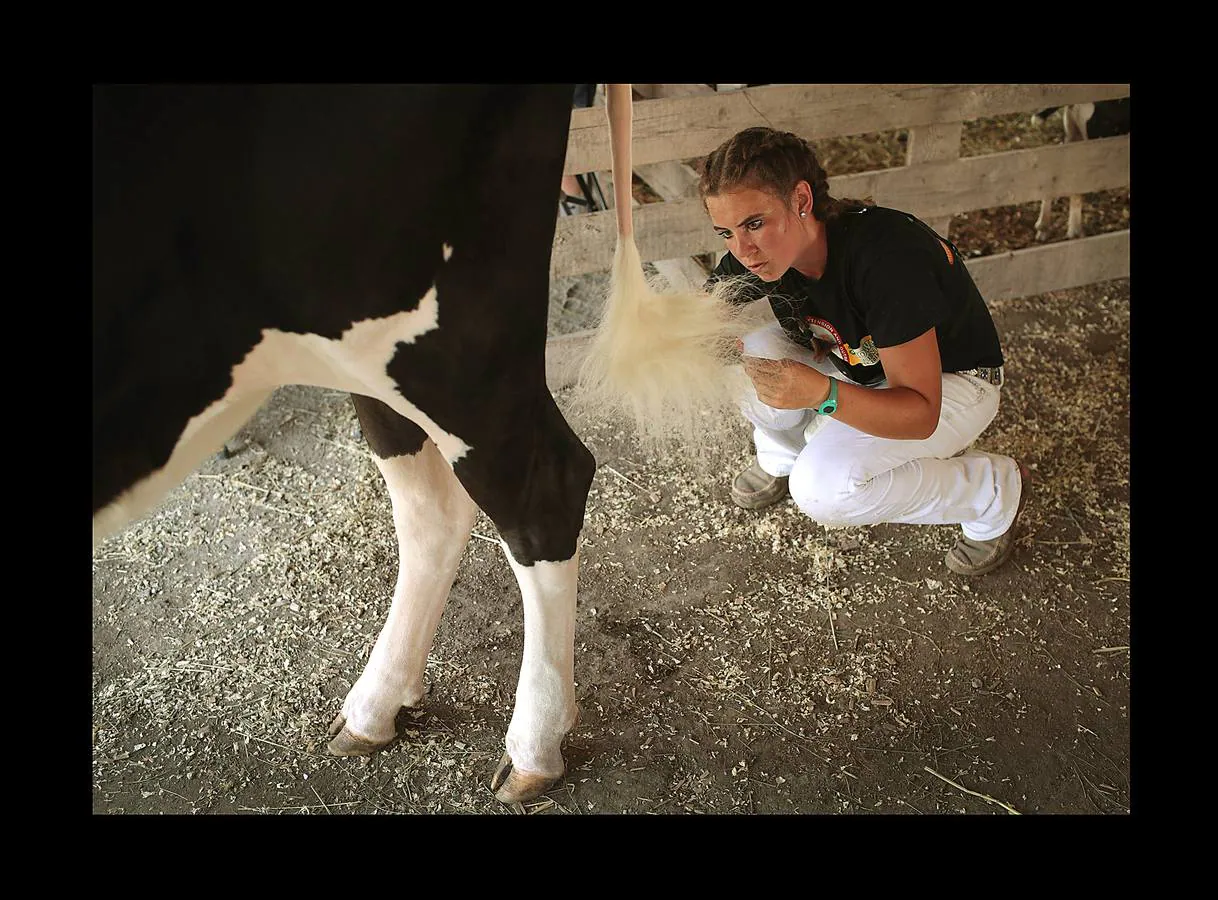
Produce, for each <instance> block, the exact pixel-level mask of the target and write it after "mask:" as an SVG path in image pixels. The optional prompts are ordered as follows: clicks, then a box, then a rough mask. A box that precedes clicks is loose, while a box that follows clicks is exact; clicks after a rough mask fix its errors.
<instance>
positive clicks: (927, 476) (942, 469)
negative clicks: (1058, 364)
mask: <svg viewBox="0 0 1218 900" xmlns="http://www.w3.org/2000/svg"><path fill="white" fill-rule="evenodd" d="M744 347H745V354H746V355H748V356H760V357H765V358H767V359H782V358H788V359H794V360H796V361H798V362H801V363H803V364H804V365H807V366H811V367H812V368H814V369H816V370H817V371H819V372H822V373H824V374H825V375H832V376H834V377H835V378H838V379H842V375H841V373H840V372H839V370H838V369H837V367H836V366H834V365H833V362H832V360H830V359H829V358H828V357H827V356H826V358H825V359H824V360H822V361H817V360H816V359H815V358H814V357H813V355H812V353H811V351H809V350H805V349H804V348H803V347H800V346H799V345H797V344H794V343H792V342H791V341H790V340H788V339H787V337H786V335H785V334H784V333H783V331H782V328H781V327H779V326H778V325H776V324H775V325H770V326H767V327H765V328H762V329H758V330H757V331H754V332H752V333H750V334H749V335H747V336H746V337H745V339H744ZM887 387H888V383H887V382H886V381H881V382H880V383H879V384H878V385H875V386H874V389H875V390H884V389H886V388H887ZM999 393H1000V391H999V388H998V387H996V386H995V385H992V384H990V383H988V382H986V381H983V380H982V379H980V378H975V377H973V376H971V375H956V374H954V373H947V372H945V373H944V374H943V403H942V410H941V411H940V413H939V426H938V427H937V428H936V429H935V432H934V434H932V435H931V436H930V437H928V438H926V439H925V440H894V439H891V438H881V437H875V436H874V435H870V434H867V433H866V432H863V431H859V430H858V429H857V428H852V427H851V426H849V425H847V424H845V423H844V422H841V421H839V420H837V419H835V418H833V417H831V416H821V415H817V413H816V412H814V411H813V410H810V409H775V408H774V407H772V406H767V405H765V404H764V403H762V402H761V401H760V400H759V399H757V394H756V392H755V391H753V389H752V385H749V387H748V390H747V394H746V396H745V397H744V398H742V401H741V408H742V411H743V413H744V416H745V418H746V419H748V420H749V421H750V422H752V423H753V425H754V430H753V441H754V443H755V444H756V447H757V462H758V464H759V465H760V466H761V468H762V469H763V470H764V471H766V472H767V473H769V474H770V475H787V476H790V479H791V480H790V482H789V483H788V487H789V489H790V492H791V497H792V499H794V500H795V502H796V504H798V506H799V508H800V509H801V510H803V511H804V512H805V513H807V515H808V516H810V517H811V518H812V519H814V520H815V521H817V522H819V523H820V524H822V525H878V524H880V523H882V522H901V523H908V524H914V525H952V524H957V523H958V524H959V525H960V527H961V529H962V530H963V531H964V534H965V536H966V537H968V538H971V539H972V540H975V541H988V540H991V539H993V538H996V537H998V536H999V535H1001V534H1003V533H1004V532H1005V531H1006V530H1007V529H1008V528H1010V527H1011V522H1012V521H1013V520H1014V518H1015V511H1016V510H1017V509H1018V507H1019V495H1020V491H1021V487H1022V485H1021V482H1020V476H1019V466H1018V464H1017V463H1016V462H1015V460H1013V459H1011V458H1010V457H1009V456H997V455H995V454H993V453H982V452H981V451H978V450H968V449H967V448H968V447H969V445H971V444H972V443H973V441H975V440H976V439H977V437H978V435H980V434H981V432H983V431H984V430H985V429H986V428H987V427H988V426H989V424H990V422H992V421H993V420H994V416H996V415H997V414H998V399H999ZM961 451H965V452H963V453H961ZM956 454H960V455H959V456H957V455H956Z"/></svg>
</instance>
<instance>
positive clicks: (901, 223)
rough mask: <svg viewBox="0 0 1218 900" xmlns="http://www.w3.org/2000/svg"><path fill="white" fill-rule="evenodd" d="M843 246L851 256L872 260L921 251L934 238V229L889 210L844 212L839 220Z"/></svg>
mask: <svg viewBox="0 0 1218 900" xmlns="http://www.w3.org/2000/svg"><path fill="white" fill-rule="evenodd" d="M837 223H838V225H839V233H840V234H841V238H840V240H841V242H842V243H843V244H845V245H846V246H847V247H848V248H849V250H850V251H851V255H857V256H861V257H864V258H870V257H872V256H875V255H877V254H878V255H880V256H883V255H885V254H891V253H893V252H896V251H901V250H909V251H920V250H922V249H924V248H925V246H926V245H927V242H928V238H930V237H931V236H932V232H931V231H930V227H929V226H927V225H924V224H923V223H922V222H920V221H919V220H918V219H917V218H916V217H915V216H913V215H911V214H910V213H907V212H903V211H901V210H899V209H890V208H888V207H886V206H866V207H863V208H862V209H858V210H849V211H846V212H843V213H842V214H841V215H839V216H838V218H837Z"/></svg>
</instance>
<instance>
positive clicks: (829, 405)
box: [816, 375, 837, 416]
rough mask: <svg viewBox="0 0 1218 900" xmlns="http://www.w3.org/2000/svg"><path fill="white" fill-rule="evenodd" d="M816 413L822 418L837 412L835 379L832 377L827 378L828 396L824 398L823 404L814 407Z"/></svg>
mask: <svg viewBox="0 0 1218 900" xmlns="http://www.w3.org/2000/svg"><path fill="white" fill-rule="evenodd" d="M816 411H817V412H818V413H820V414H821V415H822V416H831V415H833V414H834V413H835V412H837V379H836V378H834V377H833V376H832V375H830V376H829V396H828V397H826V398H825V402H824V403H822V404H821V405H820V406H818V407H816Z"/></svg>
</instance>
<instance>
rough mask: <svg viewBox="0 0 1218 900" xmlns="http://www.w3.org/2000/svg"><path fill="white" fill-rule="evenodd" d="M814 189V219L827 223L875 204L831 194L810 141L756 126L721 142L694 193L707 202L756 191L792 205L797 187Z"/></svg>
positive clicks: (827, 181) (709, 159)
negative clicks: (804, 185) (720, 196)
mask: <svg viewBox="0 0 1218 900" xmlns="http://www.w3.org/2000/svg"><path fill="white" fill-rule="evenodd" d="M800 181H807V182H808V184H810V185H811V186H812V215H813V216H814V217H815V218H816V219H817V220H818V221H820V222H831V221H833V219H835V218H837V216H838V215H840V214H841V213H842V212H845V211H847V210H852V209H861V208H862V207H864V206H873V205H874V203H873V201H872V200H871V199H870V198H868V199H866V200H851V199H838V198H834V197H830V196H829V176H828V175H826V174H825V170H824V169H823V168H822V167H821V164H820V161H819V160H818V159H817V158H816V154H815V153H814V152H813V150H812V148H811V146H809V144H808V142H807V141H805V140H804V139H803V138H801V137H800V136H799V135H796V134H792V133H791V132H789V131H776V130H774V129H773V128H765V127H762V126H758V127H755V128H746V129H744V130H743V131H741V132H738V133H737V134H735V135H734V136H733V137H730V138H728V139H727V140H726V141H724V142H723V143H722V144H720V145H719V146H718V147H717V148H716V149H715V150H714V151H712V152H711V154H710V155H709V156H707V157H706V162H705V163H704V165H703V167H702V177H701V179H700V180H699V181H698V194H699V196H701V198H702V206H703V208H704V209H705V208H706V198H707V197H712V196H715V195H717V194H721V193H724V192H726V191H736V190H747V189H750V188H751V189H753V190H759V191H765V192H766V193H768V194H773V195H774V196H776V197H778V199H780V200H781V201H782V202H783V203H788V202H790V199H791V194H792V193H793V192H794V191H795V185H796V184H798V183H799V182H800Z"/></svg>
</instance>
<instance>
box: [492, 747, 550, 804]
mask: <svg viewBox="0 0 1218 900" xmlns="http://www.w3.org/2000/svg"><path fill="white" fill-rule="evenodd" d="M563 774H564V773H561V772H560V773H559V774H558V775H538V774H536V773H534V772H525V771H524V770H523V769H517V768H516V767H515V766H513V765H512V757H510V756H509V755H508V754H506V753H505V754H503V758H502V759H500V760H499V768H497V769H496V770H495V774H494V775H492V776H491V790H492V791H494V792H495V799H496V800H498V801H499V802H500V803H507V804H512V803H528V802H529V801H530V800H536V799H537V798H538V797H540V796H541V795H542V794H544V793H545V792H546V791H548V790H549V789H550V788H552V787H554V785H555V784H557V783H558V780H559V779H560V778H562V776H563Z"/></svg>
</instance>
